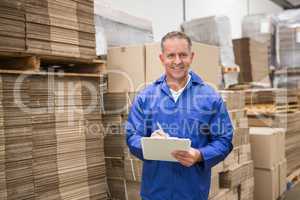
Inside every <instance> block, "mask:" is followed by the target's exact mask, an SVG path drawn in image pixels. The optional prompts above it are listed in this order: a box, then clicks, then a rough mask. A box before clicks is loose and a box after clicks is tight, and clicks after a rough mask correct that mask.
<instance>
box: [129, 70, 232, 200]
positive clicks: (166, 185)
mask: <svg viewBox="0 0 300 200" xmlns="http://www.w3.org/2000/svg"><path fill="white" fill-rule="evenodd" d="M189 73H190V75H191V80H190V82H189V83H188V85H187V86H186V88H185V89H184V91H183V93H182V94H181V95H180V97H179V98H178V100H177V101H176V102H175V101H174V99H173V97H172V94H171V92H170V89H169V86H168V85H167V83H166V76H165V75H163V76H162V77H161V78H159V79H158V80H157V81H155V82H154V83H153V84H151V85H150V86H148V87H147V88H146V89H144V90H143V91H142V92H140V93H139V94H138V95H137V96H136V98H135V100H134V102H133V104H132V107H131V110H130V113H129V116H128V121H127V124H126V139H127V145H128V147H129V149H130V152H131V153H132V154H133V155H135V156H136V157H138V158H139V159H141V160H143V161H144V162H143V172H142V183H141V197H142V199H143V200H207V199H208V193H209V188H210V180H211V167H213V166H214V165H216V164H217V163H219V162H220V161H222V160H224V159H225V157H226V156H227V155H228V154H229V153H230V152H231V150H232V142H231V141H232V133H233V128H232V123H231V120H230V118H229V115H228V112H227V109H226V106H225V104H224V102H223V100H222V98H221V97H220V95H219V94H218V93H217V92H216V91H215V90H214V89H213V88H212V87H210V86H209V85H207V84H206V83H204V82H203V80H202V79H201V78H200V77H199V76H198V75H196V74H195V73H194V72H192V71H190V72H189ZM157 122H158V123H159V124H161V126H162V128H163V130H164V131H165V132H166V133H168V134H169V135H170V136H172V137H179V138H189V139H190V140H191V146H192V147H193V148H196V149H198V150H199V151H200V152H201V154H202V156H203V161H201V162H199V163H196V164H194V165H193V166H191V167H185V166H183V165H181V164H180V163H179V162H167V161H153V160H145V159H144V158H143V152H142V148H141V138H142V137H150V135H151V133H152V132H154V131H155V130H158V129H159V128H158V125H157Z"/></svg>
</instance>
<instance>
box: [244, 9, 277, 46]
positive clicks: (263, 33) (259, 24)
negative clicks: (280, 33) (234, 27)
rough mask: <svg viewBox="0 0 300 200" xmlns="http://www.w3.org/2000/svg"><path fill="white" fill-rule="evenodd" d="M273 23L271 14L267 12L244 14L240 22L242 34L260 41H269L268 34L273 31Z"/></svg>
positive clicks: (271, 33)
mask: <svg viewBox="0 0 300 200" xmlns="http://www.w3.org/2000/svg"><path fill="white" fill-rule="evenodd" d="M274 23H275V22H274V18H273V16H272V15H268V14H255V15H248V16H245V17H244V18H243V23H242V36H243V37H248V38H251V39H255V40H257V41H259V42H262V43H269V42H270V39H271V38H270V35H274V33H275V24H274Z"/></svg>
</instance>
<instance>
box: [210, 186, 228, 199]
mask: <svg viewBox="0 0 300 200" xmlns="http://www.w3.org/2000/svg"><path fill="white" fill-rule="evenodd" d="M228 192H229V189H221V190H220V191H219V193H218V194H217V195H216V196H214V197H212V198H209V200H227V199H228V198H227V193H228Z"/></svg>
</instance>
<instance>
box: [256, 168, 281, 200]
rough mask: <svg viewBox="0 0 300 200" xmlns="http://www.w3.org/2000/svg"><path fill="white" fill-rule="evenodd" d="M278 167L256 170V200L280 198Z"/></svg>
mask: <svg viewBox="0 0 300 200" xmlns="http://www.w3.org/2000/svg"><path fill="white" fill-rule="evenodd" d="M278 173H279V172H278V166H276V167H273V168H271V169H254V181H255V183H254V199H255V200H276V199H277V197H278V196H279V179H278Z"/></svg>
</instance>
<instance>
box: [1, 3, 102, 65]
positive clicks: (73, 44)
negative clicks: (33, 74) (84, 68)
mask: <svg viewBox="0 0 300 200" xmlns="http://www.w3.org/2000/svg"><path fill="white" fill-rule="evenodd" d="M0 5H1V9H0V18H1V25H2V26H1V27H2V28H1V30H0V35H1V43H0V44H1V45H0V46H1V50H3V51H17V52H28V53H34V54H39V55H40V54H41V55H47V56H52V55H55V56H63V57H76V58H85V59H94V58H95V57H96V42H95V28H94V3H93V1H90V0H89V1H83V0H80V1H72V0H68V1H52V0H42V1H40V0H30V1H25V0H18V1H13V2H10V1H1V3H0Z"/></svg>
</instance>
